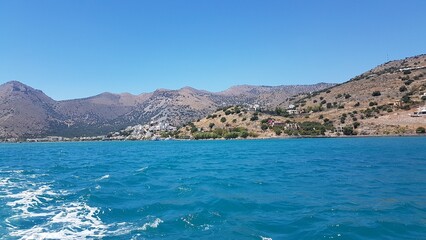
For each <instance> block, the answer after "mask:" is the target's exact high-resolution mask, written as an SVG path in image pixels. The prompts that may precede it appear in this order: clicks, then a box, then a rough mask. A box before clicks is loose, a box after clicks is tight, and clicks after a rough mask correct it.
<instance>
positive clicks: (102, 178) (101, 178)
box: [96, 174, 110, 181]
mask: <svg viewBox="0 0 426 240" xmlns="http://www.w3.org/2000/svg"><path fill="white" fill-rule="evenodd" d="M109 177H110V176H109V174H107V175H104V176H102V177H100V178H98V179H96V181H102V180H104V179H108V178H109Z"/></svg>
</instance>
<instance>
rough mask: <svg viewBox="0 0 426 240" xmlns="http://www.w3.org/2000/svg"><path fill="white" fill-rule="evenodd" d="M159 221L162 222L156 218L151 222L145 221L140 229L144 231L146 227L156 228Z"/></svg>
mask: <svg viewBox="0 0 426 240" xmlns="http://www.w3.org/2000/svg"><path fill="white" fill-rule="evenodd" d="M160 223H163V220H161V219H160V218H156V219H155V220H154V221H153V222H148V223H145V224H144V225H143V226H142V227H141V228H140V230H143V231H146V230H147V229H148V228H157V227H158V226H159V225H160Z"/></svg>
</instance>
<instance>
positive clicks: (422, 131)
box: [416, 127, 426, 133]
mask: <svg viewBox="0 0 426 240" xmlns="http://www.w3.org/2000/svg"><path fill="white" fill-rule="evenodd" d="M416 133H426V129H425V128H424V127H418V128H417V129H416Z"/></svg>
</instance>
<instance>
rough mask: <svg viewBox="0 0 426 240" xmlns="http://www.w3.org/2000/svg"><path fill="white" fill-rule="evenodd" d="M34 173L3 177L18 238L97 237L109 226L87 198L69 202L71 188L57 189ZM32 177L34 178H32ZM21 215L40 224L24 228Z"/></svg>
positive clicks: (12, 232) (11, 227) (0, 183)
mask: <svg viewBox="0 0 426 240" xmlns="http://www.w3.org/2000/svg"><path fill="white" fill-rule="evenodd" d="M18 174H19V173H18ZM32 178H33V176H18V177H14V178H13V181H11V178H0V187H1V188H0V190H1V191H0V194H1V197H2V199H4V200H5V205H6V206H7V207H10V210H11V212H10V215H9V217H7V218H6V219H5V221H4V222H5V226H6V227H7V229H8V235H9V236H10V237H12V238H18V239H65V240H68V239H87V238H89V239H94V238H95V239H97V238H102V237H104V236H105V235H106V232H107V230H108V226H107V225H105V224H104V223H103V222H102V221H101V219H100V218H99V217H98V214H99V209H98V208H96V207H91V206H89V205H88V204H87V203H85V202H83V201H72V202H65V200H64V198H63V197H64V196H65V195H68V194H69V193H68V192H67V191H62V190H58V191H54V190H52V189H51V185H49V184H47V183H43V182H38V183H35V182H33V181H32ZM30 180H31V181H30ZM21 219H26V221H31V222H34V223H35V222H36V223H37V224H35V225H32V226H29V227H27V228H22V226H19V225H16V224H15V223H16V222H18V223H19V222H20V220H21Z"/></svg>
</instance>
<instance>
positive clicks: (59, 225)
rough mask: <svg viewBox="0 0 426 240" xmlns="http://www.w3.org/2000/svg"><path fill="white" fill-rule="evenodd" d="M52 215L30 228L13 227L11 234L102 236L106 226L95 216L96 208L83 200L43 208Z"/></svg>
mask: <svg viewBox="0 0 426 240" xmlns="http://www.w3.org/2000/svg"><path fill="white" fill-rule="evenodd" d="M43 210H46V211H47V210H50V212H48V213H49V214H50V215H52V217H50V218H48V219H47V221H45V223H43V224H39V225H35V226H33V227H32V228H30V229H13V231H12V232H11V233H10V235H11V236H14V237H21V239H84V238H102V237H104V236H105V234H106V232H107V228H108V226H107V225H105V224H103V222H102V221H101V220H100V219H99V217H97V214H98V213H99V210H98V208H96V207H90V206H88V205H87V204H86V203H84V202H72V203H69V204H64V205H62V206H58V207H55V208H52V207H50V208H43Z"/></svg>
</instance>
